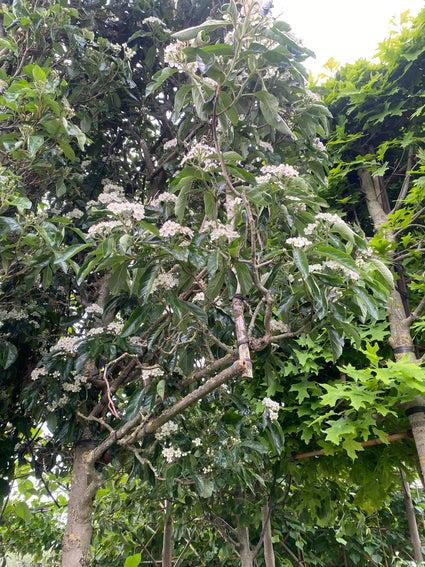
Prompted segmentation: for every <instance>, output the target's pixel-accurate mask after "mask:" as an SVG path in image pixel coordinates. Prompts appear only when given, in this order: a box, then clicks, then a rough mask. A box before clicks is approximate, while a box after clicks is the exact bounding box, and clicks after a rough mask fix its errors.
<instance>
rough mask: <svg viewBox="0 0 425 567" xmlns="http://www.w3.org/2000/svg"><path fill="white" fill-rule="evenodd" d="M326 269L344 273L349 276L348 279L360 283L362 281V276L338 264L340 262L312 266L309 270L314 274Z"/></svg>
mask: <svg viewBox="0 0 425 567" xmlns="http://www.w3.org/2000/svg"><path fill="white" fill-rule="evenodd" d="M325 268H329V269H330V270H332V271H334V272H336V271H338V270H340V271H342V272H343V273H344V275H345V276H347V277H348V278H350V279H352V280H354V281H358V280H359V279H360V274H358V273H357V272H355V271H354V270H350V269H349V268H346V267H345V266H343V265H342V264H338V262H335V260H326V262H323V264H311V265H310V266H309V267H308V270H309V272H310V273H313V272H321V271H322V270H324V269H325Z"/></svg>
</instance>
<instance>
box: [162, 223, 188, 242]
mask: <svg viewBox="0 0 425 567" xmlns="http://www.w3.org/2000/svg"><path fill="white" fill-rule="evenodd" d="M179 233H180V234H185V235H187V236H189V238H192V236H193V230H192V229H191V228H189V227H188V226H182V225H181V224H179V223H178V222H175V221H172V220H168V221H166V222H165V223H164V224H163V225H162V226H161V228H160V229H159V234H160V236H162V237H163V238H168V237H170V236H174V235H176V234H179Z"/></svg>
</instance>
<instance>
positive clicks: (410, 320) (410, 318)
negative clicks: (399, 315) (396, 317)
mask: <svg viewBox="0 0 425 567" xmlns="http://www.w3.org/2000/svg"><path fill="white" fill-rule="evenodd" d="M424 309H425V295H424V296H423V297H422V299H421V300H420V302H419V305H418V306H417V307H416V309H415V310H414V311H413V313H411V314H410V315H409V316H408V317H407V318H406V322H407V324H409V325H410V324H412V323H413V322H414V321H416V320H417V319H419V317H420V316H421V315H422V312H423V310H424Z"/></svg>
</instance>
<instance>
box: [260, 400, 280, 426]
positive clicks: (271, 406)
mask: <svg viewBox="0 0 425 567" xmlns="http://www.w3.org/2000/svg"><path fill="white" fill-rule="evenodd" d="M261 403H262V404H263V405H264V406H265V407H266V409H267V410H268V412H269V417H270V420H271V421H276V420H277V419H278V418H279V409H280V405H279V402H275V401H274V400H272V399H271V398H264V399H263V401H262V402H261Z"/></svg>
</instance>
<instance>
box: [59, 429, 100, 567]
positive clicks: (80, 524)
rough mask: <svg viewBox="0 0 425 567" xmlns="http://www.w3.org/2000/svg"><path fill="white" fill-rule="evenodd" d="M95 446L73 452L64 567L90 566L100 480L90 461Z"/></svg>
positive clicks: (83, 446) (82, 443) (89, 443)
mask: <svg viewBox="0 0 425 567" xmlns="http://www.w3.org/2000/svg"><path fill="white" fill-rule="evenodd" d="M95 446H96V444H95V442H94V441H91V440H82V441H79V442H78V443H77V445H76V446H75V449H74V466H73V473H72V477H71V492H70V495H69V503H68V518H67V523H66V528H65V535H64V537H63V541H62V567H85V566H88V565H89V564H90V550H91V539H92V534H93V526H92V515H93V501H94V497H95V495H96V492H97V489H98V486H99V480H98V475H97V473H96V471H95V469H94V466H93V465H89V464H88V462H87V461H88V456H89V455H90V452H91V450H92V449H93V448H94V447H95Z"/></svg>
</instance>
